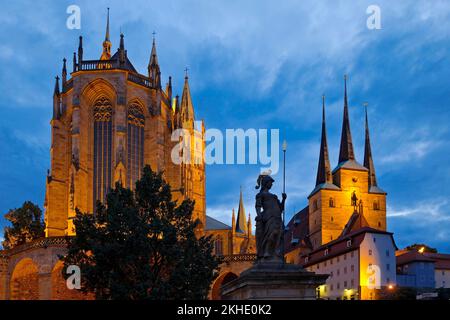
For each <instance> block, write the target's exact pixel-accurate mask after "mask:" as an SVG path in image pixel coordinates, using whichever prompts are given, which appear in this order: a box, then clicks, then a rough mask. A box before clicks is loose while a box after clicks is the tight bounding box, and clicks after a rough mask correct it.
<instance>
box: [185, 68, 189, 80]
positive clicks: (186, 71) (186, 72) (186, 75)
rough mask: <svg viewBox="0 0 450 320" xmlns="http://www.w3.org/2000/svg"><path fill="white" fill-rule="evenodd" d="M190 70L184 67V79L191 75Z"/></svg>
mask: <svg viewBox="0 0 450 320" xmlns="http://www.w3.org/2000/svg"><path fill="white" fill-rule="evenodd" d="M188 71H189V68H188V67H186V68H184V79H185V80H187V79H188V78H189V77H188Z"/></svg>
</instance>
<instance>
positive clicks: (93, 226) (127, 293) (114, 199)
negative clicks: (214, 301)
mask: <svg viewBox="0 0 450 320" xmlns="http://www.w3.org/2000/svg"><path fill="white" fill-rule="evenodd" d="M193 208H194V202H193V201H191V200H184V201H183V202H182V203H181V204H179V205H178V206H177V204H176V202H175V201H172V196H171V190H170V186H169V185H168V184H167V183H166V182H165V181H164V180H163V178H162V176H161V174H160V173H154V172H153V171H152V170H151V169H150V167H149V166H146V167H145V168H144V170H143V176H142V178H141V180H139V181H138V182H137V183H136V188H135V191H134V192H133V191H131V190H129V189H125V188H123V187H122V186H121V185H120V184H116V186H115V188H114V189H113V190H111V191H110V193H109V194H108V195H107V200H106V206H105V205H102V204H100V203H99V204H98V206H97V210H96V212H95V214H89V213H81V212H79V211H78V212H77V214H76V217H75V219H74V224H75V230H76V236H74V237H73V239H72V240H71V241H70V244H69V247H68V254H67V256H65V257H64V258H63V260H64V264H65V267H66V268H67V267H68V266H69V265H78V266H79V267H80V269H81V284H82V291H84V292H92V293H94V294H95V296H96V298H97V299H163V300H168V299H205V298H206V297H207V294H208V291H209V287H210V284H211V282H212V280H213V279H214V277H215V275H216V274H217V268H218V265H219V260H218V259H217V258H216V257H214V256H213V254H212V252H213V242H212V240H211V238H210V237H200V238H196V236H195V228H196V226H197V224H198V222H196V221H192V210H193Z"/></svg>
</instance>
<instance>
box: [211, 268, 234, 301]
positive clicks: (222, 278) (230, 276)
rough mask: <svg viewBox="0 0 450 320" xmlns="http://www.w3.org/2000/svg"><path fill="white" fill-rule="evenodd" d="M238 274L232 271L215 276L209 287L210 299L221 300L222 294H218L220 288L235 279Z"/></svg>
mask: <svg viewBox="0 0 450 320" xmlns="http://www.w3.org/2000/svg"><path fill="white" fill-rule="evenodd" d="M237 278H238V275H237V274H235V273H233V272H225V273H222V274H221V275H219V277H217V279H216V281H215V282H214V284H213V286H212V288H211V299H212V300H221V299H222V296H221V294H220V288H221V287H222V286H223V285H224V284H227V283H228V282H230V281H233V280H234V279H237Z"/></svg>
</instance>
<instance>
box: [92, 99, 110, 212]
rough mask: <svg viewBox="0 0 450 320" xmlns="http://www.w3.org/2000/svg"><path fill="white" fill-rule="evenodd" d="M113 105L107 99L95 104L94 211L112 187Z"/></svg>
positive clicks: (98, 100)
mask: <svg viewBox="0 0 450 320" xmlns="http://www.w3.org/2000/svg"><path fill="white" fill-rule="evenodd" d="M112 110H113V109H112V104H111V102H110V101H109V99H108V98H106V97H100V98H99V99H97V100H96V101H95V103H94V108H93V112H94V210H95V208H96V202H97V200H100V201H102V202H104V201H105V199H106V194H107V193H108V191H109V189H110V187H111V176H112V174H111V172H112V164H111V154H112Z"/></svg>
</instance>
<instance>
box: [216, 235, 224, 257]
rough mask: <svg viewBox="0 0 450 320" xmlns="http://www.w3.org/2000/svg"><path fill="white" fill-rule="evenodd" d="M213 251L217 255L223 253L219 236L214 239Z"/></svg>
mask: <svg viewBox="0 0 450 320" xmlns="http://www.w3.org/2000/svg"><path fill="white" fill-rule="evenodd" d="M214 252H215V254H216V255H217V256H221V255H223V242H222V237H221V236H219V237H217V238H216V240H215V241H214Z"/></svg>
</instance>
